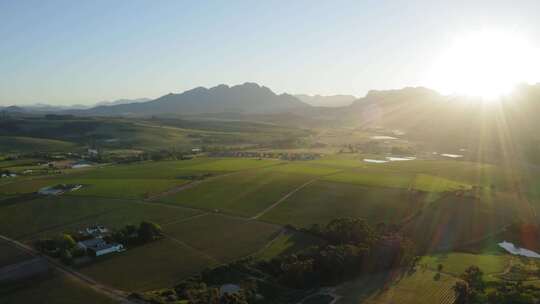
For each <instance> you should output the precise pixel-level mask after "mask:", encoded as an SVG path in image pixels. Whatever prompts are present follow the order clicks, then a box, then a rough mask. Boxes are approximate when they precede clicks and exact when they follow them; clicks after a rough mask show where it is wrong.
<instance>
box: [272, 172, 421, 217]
mask: <svg viewBox="0 0 540 304" xmlns="http://www.w3.org/2000/svg"><path fill="white" fill-rule="evenodd" d="M428 198H429V196H428V195H426V194H422V193H412V192H409V191H407V190H404V189H397V188H380V187H378V188H375V187H371V188H370V187H365V186H360V185H354V184H349V183H336V182H328V181H317V182H314V183H312V184H310V185H308V186H307V187H305V188H304V189H302V190H300V191H299V192H297V193H296V194H294V195H293V196H291V197H289V198H288V199H287V200H285V201H284V202H282V203H281V204H280V205H279V206H277V207H276V208H274V209H273V210H271V211H270V212H268V213H267V214H265V215H264V216H263V218H262V219H263V220H266V221H270V222H275V223H281V224H294V225H297V226H301V227H305V226H309V225H311V224H325V223H327V222H329V221H330V220H332V219H334V218H337V217H362V218H365V219H367V220H368V221H370V222H372V223H374V224H376V223H377V222H380V221H386V222H391V221H399V220H402V219H404V218H406V217H407V216H410V215H412V214H414V213H415V212H416V211H417V210H418V209H419V208H421V207H422V206H423V205H424V204H425V203H426V201H427V200H428Z"/></svg>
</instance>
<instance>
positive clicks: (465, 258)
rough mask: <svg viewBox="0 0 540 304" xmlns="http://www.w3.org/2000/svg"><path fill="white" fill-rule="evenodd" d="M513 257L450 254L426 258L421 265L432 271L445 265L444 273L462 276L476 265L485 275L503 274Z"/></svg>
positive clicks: (421, 261)
mask: <svg viewBox="0 0 540 304" xmlns="http://www.w3.org/2000/svg"><path fill="white" fill-rule="evenodd" d="M511 258H512V257H511V256H510V255H507V254H470V253H461V252H449V253H443V254H436V255H430V256H424V257H422V259H421V260H420V262H419V264H423V265H425V266H426V267H428V268H429V269H430V270H433V271H437V266H438V265H439V264H441V265H443V270H442V272H444V273H447V274H451V275H454V276H456V277H458V276H460V275H461V274H462V273H463V272H464V271H465V269H467V268H468V267H469V266H472V265H476V266H478V267H479V268H480V270H482V272H483V273H484V274H485V275H490V274H496V273H501V272H503V271H504V270H505V268H506V267H507V266H508V263H509V262H510V259H511Z"/></svg>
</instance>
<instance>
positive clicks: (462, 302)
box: [452, 281, 470, 304]
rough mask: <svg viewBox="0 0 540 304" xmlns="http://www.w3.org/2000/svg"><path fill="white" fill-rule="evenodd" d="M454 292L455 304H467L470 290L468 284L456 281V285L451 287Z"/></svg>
mask: <svg viewBox="0 0 540 304" xmlns="http://www.w3.org/2000/svg"><path fill="white" fill-rule="evenodd" d="M452 289H453V290H454V293H455V295H456V300H455V302H454V303H455V304H466V303H469V297H470V289H469V284H467V282H464V281H458V282H456V284H455V285H454V286H453V287H452Z"/></svg>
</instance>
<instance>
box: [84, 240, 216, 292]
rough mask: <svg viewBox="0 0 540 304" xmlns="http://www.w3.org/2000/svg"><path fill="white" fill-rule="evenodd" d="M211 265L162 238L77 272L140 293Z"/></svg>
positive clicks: (168, 284)
mask: <svg viewBox="0 0 540 304" xmlns="http://www.w3.org/2000/svg"><path fill="white" fill-rule="evenodd" d="M213 264H214V261H212V260H210V259H208V258H205V257H204V255H201V254H200V253H199V252H197V251H195V250H193V249H191V248H189V247H186V246H184V245H182V244H180V243H178V242H174V241H171V240H168V239H165V240H160V241H156V242H153V243H149V244H146V245H144V246H140V247H136V248H132V249H130V250H127V251H126V252H123V253H121V254H116V255H112V256H106V257H103V258H102V259H100V260H98V261H96V262H95V263H93V264H91V265H89V266H87V267H83V268H81V269H80V271H81V272H82V273H84V274H86V275H89V276H90V277H92V278H94V279H95V280H97V281H98V282H101V283H105V284H108V285H111V286H114V287H116V288H120V289H123V290H132V291H134V290H139V291H141V290H149V289H155V288H163V287H172V286H173V285H174V284H175V283H178V282H179V281H180V280H182V279H184V278H186V277H187V276H189V275H192V274H195V273H196V272H199V271H201V270H202V269H203V268H205V267H208V266H210V265H213Z"/></svg>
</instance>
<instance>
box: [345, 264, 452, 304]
mask: <svg viewBox="0 0 540 304" xmlns="http://www.w3.org/2000/svg"><path fill="white" fill-rule="evenodd" d="M435 275H436V272H434V271H430V270H417V271H416V272H414V273H413V274H412V275H405V276H404V277H403V278H400V279H399V280H398V281H397V282H394V283H392V285H391V286H389V287H388V288H387V289H386V290H383V291H381V292H380V293H374V294H373V295H371V296H369V297H367V299H366V300H365V301H364V302H363V303H367V304H389V303H396V301H397V300H399V303H400V304H432V303H438V304H452V303H454V299H455V295H454V291H453V290H452V286H454V284H455V283H456V281H457V279H456V278H454V277H452V276H449V275H445V274H441V275H440V278H439V279H436V278H435ZM420 291H421V292H420ZM340 303H343V304H348V303H351V304H352V303H355V302H353V301H347V300H346V299H344V300H342V301H340Z"/></svg>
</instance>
